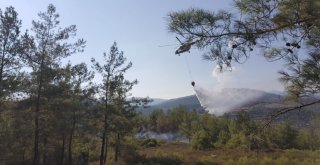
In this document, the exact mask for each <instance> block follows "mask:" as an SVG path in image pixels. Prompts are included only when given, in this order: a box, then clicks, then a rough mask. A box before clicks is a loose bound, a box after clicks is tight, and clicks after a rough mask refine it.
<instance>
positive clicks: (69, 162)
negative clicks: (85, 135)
mask: <svg viewBox="0 0 320 165" xmlns="http://www.w3.org/2000/svg"><path fill="white" fill-rule="evenodd" d="M75 127H76V111H75V110H74V111H73V122H72V129H71V133H70V137H69V148H68V157H69V158H68V160H69V161H68V164H69V165H72V139H73V134H74V130H75Z"/></svg>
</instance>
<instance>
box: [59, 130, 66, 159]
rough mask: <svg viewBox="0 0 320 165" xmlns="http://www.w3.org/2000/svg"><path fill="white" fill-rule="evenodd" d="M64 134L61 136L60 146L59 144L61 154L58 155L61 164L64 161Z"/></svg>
mask: <svg viewBox="0 0 320 165" xmlns="http://www.w3.org/2000/svg"><path fill="white" fill-rule="evenodd" d="M65 139H66V138H65V135H63V136H62V146H61V156H60V164H61V165H63V161H64V148H65Z"/></svg>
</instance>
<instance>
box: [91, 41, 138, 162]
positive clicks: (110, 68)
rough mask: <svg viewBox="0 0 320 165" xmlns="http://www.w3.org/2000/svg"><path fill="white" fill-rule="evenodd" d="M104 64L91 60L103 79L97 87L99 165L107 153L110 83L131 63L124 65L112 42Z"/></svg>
mask: <svg viewBox="0 0 320 165" xmlns="http://www.w3.org/2000/svg"><path fill="white" fill-rule="evenodd" d="M103 57H104V64H102V65H101V64H100V63H99V62H97V61H96V60H95V59H94V58H92V59H91V61H92V63H93V68H94V69H95V70H96V71H97V72H98V73H99V74H101V76H102V78H103V80H102V81H103V82H102V84H100V85H99V94H100V97H101V99H102V100H103V104H104V109H103V116H104V117H103V128H102V138H101V152H100V165H104V164H105V163H106V157H107V151H108V146H107V143H108V127H109V123H108V121H109V111H110V110H109V105H110V98H112V97H113V95H114V92H115V91H114V90H115V89H114V87H113V86H111V82H113V81H114V79H115V77H116V76H117V75H118V74H123V73H125V72H126V71H127V70H128V69H130V68H131V66H132V63H131V62H129V63H126V58H125V57H124V55H123V52H122V51H119V50H118V46H117V43H116V42H114V43H113V45H112V46H111V48H110V52H109V54H107V53H103Z"/></svg>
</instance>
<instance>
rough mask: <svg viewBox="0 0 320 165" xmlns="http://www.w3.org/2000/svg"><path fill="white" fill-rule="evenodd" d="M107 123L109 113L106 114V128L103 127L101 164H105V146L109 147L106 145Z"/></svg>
mask: <svg viewBox="0 0 320 165" xmlns="http://www.w3.org/2000/svg"><path fill="white" fill-rule="evenodd" d="M106 124H107V114H105V115H104V129H103V134H102V143H101V152H100V165H105V161H106V159H105V155H106V154H105V153H106V151H105V147H106V148H107V146H106V132H107V131H106V128H107V126H106Z"/></svg>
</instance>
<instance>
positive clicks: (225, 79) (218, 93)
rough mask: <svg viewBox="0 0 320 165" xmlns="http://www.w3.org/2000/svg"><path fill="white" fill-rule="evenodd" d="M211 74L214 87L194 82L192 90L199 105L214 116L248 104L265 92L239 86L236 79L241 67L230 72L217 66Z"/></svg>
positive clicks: (238, 76)
mask: <svg viewBox="0 0 320 165" xmlns="http://www.w3.org/2000/svg"><path fill="white" fill-rule="evenodd" d="M212 75H213V77H214V78H215V79H216V81H217V84H216V85H215V88H211V89H205V88H202V87H200V86H199V85H197V84H196V85H195V87H194V90H195V93H196V96H197V98H198V100H199V102H200V104H201V106H202V107H203V108H204V109H205V110H207V111H209V113H211V114H215V115H216V116H221V115H223V114H225V113H228V112H230V111H232V110H234V109H236V108H240V107H242V106H245V105H248V104H250V103H252V102H253V101H256V100H257V99H258V98H261V97H263V96H264V95H265V94H266V93H265V92H262V91H259V90H253V89H246V88H239V86H241V83H240V82H239V81H237V80H239V79H240V78H241V69H236V68H234V67H233V68H232V71H231V72H230V71H228V70H222V72H221V71H220V68H218V67H217V68H215V69H214V70H213V73H212ZM239 83H240V84H239Z"/></svg>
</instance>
